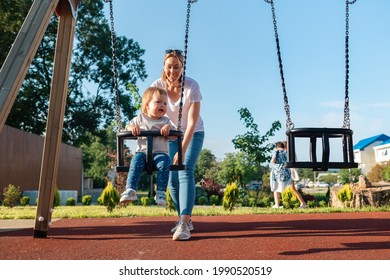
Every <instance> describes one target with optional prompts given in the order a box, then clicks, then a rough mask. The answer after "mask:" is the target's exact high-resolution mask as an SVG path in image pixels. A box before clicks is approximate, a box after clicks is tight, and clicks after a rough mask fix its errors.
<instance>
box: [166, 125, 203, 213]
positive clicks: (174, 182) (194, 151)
mask: <svg viewBox="0 0 390 280" xmlns="http://www.w3.org/2000/svg"><path fill="white" fill-rule="evenodd" d="M203 141H204V132H203V131H198V132H195V133H194V136H193V137H192V140H191V142H190V144H189V146H188V149H187V152H186V154H185V157H184V164H185V166H186V170H180V171H171V173H170V174H169V183H168V187H169V191H170V195H171V198H172V201H173V204H174V205H175V207H176V210H177V213H178V215H179V216H181V215H191V214H192V209H193V208H194V204H195V167H196V162H197V160H198V157H199V155H200V152H201V151H202V147H203ZM168 147H169V156H170V158H171V159H173V157H174V156H175V154H176V152H177V140H175V141H169V142H168Z"/></svg>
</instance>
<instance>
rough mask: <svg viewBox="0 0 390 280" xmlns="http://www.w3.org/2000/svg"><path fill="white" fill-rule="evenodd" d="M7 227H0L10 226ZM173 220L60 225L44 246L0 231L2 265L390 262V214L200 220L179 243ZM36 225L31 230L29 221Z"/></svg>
mask: <svg viewBox="0 0 390 280" xmlns="http://www.w3.org/2000/svg"><path fill="white" fill-rule="evenodd" d="M3 221H4V220H0V223H3ZM174 221H175V218H174V217H148V218H100V219H61V220H57V221H55V222H53V225H52V227H51V228H50V229H49V231H48V237H47V238H45V239H39V238H33V237H32V235H33V228H32V227H33V223H31V224H30V226H29V227H28V228H25V229H18V230H15V229H13V230H11V231H4V229H3V231H0V240H1V242H0V259H2V260H9V259H19V260H39V259H44V260H68V259H69V260H77V259H88V260H109V259H120V260H129V259H145V260H175V259H184V260H185V259H193V260H208V259H218V260H235V259H237V260H246V259H253V260H255V259H263V260H291V259H299V260H336V259H340V260H388V259H389V256H390V212H363V213H332V214H267V215H239V216H212V217H206V216H200V217H193V221H194V227H195V231H194V232H193V233H192V238H191V240H189V241H182V242H178V241H172V234H171V233H170V229H171V228H172V226H173V224H174ZM30 222H32V221H31V220H30Z"/></svg>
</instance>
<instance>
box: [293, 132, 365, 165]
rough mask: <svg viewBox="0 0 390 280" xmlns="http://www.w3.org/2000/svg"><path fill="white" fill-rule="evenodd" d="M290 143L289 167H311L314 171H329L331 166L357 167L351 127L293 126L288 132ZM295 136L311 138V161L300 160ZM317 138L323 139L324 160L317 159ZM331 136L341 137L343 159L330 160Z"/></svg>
mask: <svg viewBox="0 0 390 280" xmlns="http://www.w3.org/2000/svg"><path fill="white" fill-rule="evenodd" d="M286 134H287V145H288V150H287V153H288V162H286V165H285V166H286V167H287V168H311V169H313V170H314V171H327V170H328V169H329V168H334V169H348V168H357V167H358V164H357V163H355V162H354V156H353V144H352V134H353V131H352V130H351V129H346V128H293V129H289V130H287V132H286ZM295 138H310V151H309V152H310V161H308V162H307V161H306V162H299V161H297V159H296V153H295ZM317 138H321V139H322V161H317V155H316V149H317ZM330 138H341V139H342V147H343V161H342V162H329V154H330V146H329V139H330Z"/></svg>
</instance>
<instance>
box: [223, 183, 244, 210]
mask: <svg viewBox="0 0 390 280" xmlns="http://www.w3.org/2000/svg"><path fill="white" fill-rule="evenodd" d="M239 195H240V194H239V190H238V187H237V185H236V183H230V184H228V185H227V186H226V189H225V192H224V194H223V200H222V206H223V208H224V209H225V210H229V211H232V210H233V209H234V207H235V206H236V204H237V201H238V197H239Z"/></svg>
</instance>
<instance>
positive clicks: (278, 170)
mask: <svg viewBox="0 0 390 280" xmlns="http://www.w3.org/2000/svg"><path fill="white" fill-rule="evenodd" d="M286 161H287V152H286V150H285V149H284V144H283V142H280V141H279V142H276V151H275V152H274V154H273V155H272V158H271V163H273V167H272V171H271V178H270V180H271V191H272V192H273V193H274V200H275V205H274V206H272V208H283V206H279V200H280V194H281V193H282V192H283V191H284V190H285V189H286V188H287V187H288V186H289V185H290V183H291V172H290V169H288V168H285V167H284V164H285V163H286Z"/></svg>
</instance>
